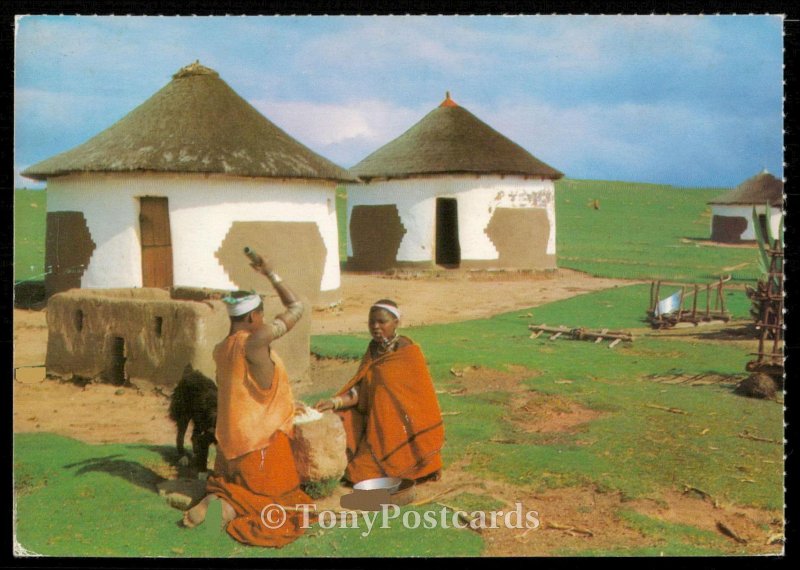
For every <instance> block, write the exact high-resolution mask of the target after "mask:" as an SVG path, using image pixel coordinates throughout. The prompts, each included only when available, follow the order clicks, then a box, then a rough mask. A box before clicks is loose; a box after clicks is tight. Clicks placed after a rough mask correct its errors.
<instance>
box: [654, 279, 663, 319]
mask: <svg viewBox="0 0 800 570" xmlns="http://www.w3.org/2000/svg"><path fill="white" fill-rule="evenodd" d="M660 290H661V281H656V294H655V303H654V304H653V315H654V316H655V312H656V307H658V293H659V291H660ZM659 318H661V317H660V316H659Z"/></svg>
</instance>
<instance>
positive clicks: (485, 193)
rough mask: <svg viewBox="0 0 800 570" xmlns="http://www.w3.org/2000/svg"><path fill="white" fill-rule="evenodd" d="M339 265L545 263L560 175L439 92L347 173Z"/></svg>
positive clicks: (549, 262) (548, 263)
mask: <svg viewBox="0 0 800 570" xmlns="http://www.w3.org/2000/svg"><path fill="white" fill-rule="evenodd" d="M351 172H352V173H353V174H355V175H357V176H358V177H359V178H360V179H361V180H362V181H363V182H365V184H358V185H355V184H353V185H349V186H348V227H349V238H350V239H349V240H348V252H347V254H348V268H352V269H358V270H382V269H386V268H389V267H397V266H399V267H403V266H422V267H425V266H433V265H434V264H437V265H441V266H445V267H467V268H469V267H473V268H496V267H497V268H526V269H538V268H551V267H554V266H555V253H556V251H555V248H556V226H555V223H556V219H555V200H554V186H553V181H554V180H556V179H557V178H560V177H561V176H563V175H562V174H561V172H559V171H558V170H556V169H554V168H552V167H550V166H548V165H547V164H545V163H544V162H542V161H540V160H538V159H537V158H536V157H534V156H533V155H531V154H530V153H529V152H528V151H526V150H525V149H524V148H522V147H521V146H519V145H518V144H516V143H514V142H512V141H511V140H509V139H508V138H506V137H505V136H503V135H502V134H500V133H499V132H497V131H495V130H494V129H492V128H491V127H490V126H488V125H487V124H486V123H484V122H483V121H481V120H480V119H478V118H477V117H476V116H475V115H473V114H472V113H470V112H469V111H468V110H466V109H465V108H463V107H461V106H459V105H457V104H456V103H455V102H454V101H453V100H452V99H451V98H450V94H449V93H448V94H447V97H446V98H445V100H444V101H443V102H442V103H441V105H439V107H438V108H436V109H434V110H433V111H431V112H430V113H428V114H427V115H426V116H425V117H424V118H423V119H422V120H421V121H419V122H418V123H417V124H415V125H414V126H413V127H411V128H410V129H409V130H408V131H406V132H405V133H404V134H402V135H401V136H399V137H398V138H396V139H395V140H393V141H391V142H390V143H388V144H386V145H385V146H383V147H381V148H379V149H378V150H376V151H375V152H374V153H372V154H371V155H369V156H367V157H366V158H365V159H364V160H362V161H361V162H359V163H358V164H357V165H356V166H354V167H353V168H352V169H351Z"/></svg>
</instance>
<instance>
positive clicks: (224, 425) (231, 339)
mask: <svg viewBox="0 0 800 570" xmlns="http://www.w3.org/2000/svg"><path fill="white" fill-rule="evenodd" d="M249 336H250V333H249V332H247V331H239V332H237V333H234V334H232V335H230V336H228V337H227V338H226V339H225V340H223V341H222V342H220V343H219V344H218V345H217V346H216V348H215V349H214V361H215V362H216V364H217V386H218V388H219V393H218V396H217V402H218V403H217V429H216V436H217V442H218V444H217V450H219V451H222V453H223V454H224V455H225V458H226V459H233V458H235V457H239V456H241V455H244V454H245V453H249V452H250V451H254V450H256V449H263V448H265V447H266V446H267V442H268V441H269V440H270V438H271V437H272V434H273V433H274V432H275V431H276V430H280V431H283V432H285V433H287V434H289V435H291V434H292V429H293V419H294V398H293V396H292V389H291V386H290V385H289V376H288V374H286V368H285V367H284V365H283V361H282V360H281V359H280V357H279V356H278V355H277V354H276V353H275V351H272V352H271V354H270V358H271V359H272V361H273V362H274V364H275V373H274V374H273V377H272V385H271V386H270V387H269V389H267V390H264V389H263V388H261V387H260V386H259V385H258V383H257V382H256V380H255V379H254V378H253V377H252V376H251V374H250V370H249V369H248V366H247V359H246V357H245V343H246V342H247V339H248V337H249Z"/></svg>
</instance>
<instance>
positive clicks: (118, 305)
mask: <svg viewBox="0 0 800 570" xmlns="http://www.w3.org/2000/svg"><path fill="white" fill-rule="evenodd" d="M47 326H48V339H47V356H46V360H45V365H46V368H47V373H48V374H50V375H55V376H62V377H71V376H73V375H76V376H82V377H87V378H97V379H102V380H106V381H110V382H113V383H121V382H122V381H124V380H125V379H129V380H136V379H145V380H148V381H151V382H153V383H155V384H159V385H165V386H173V385H175V384H176V383H177V382H178V381H179V380H180V377H181V374H182V372H183V369H184V367H185V366H186V364H191V365H192V366H193V367H194V368H195V369H197V370H199V371H200V372H202V373H203V374H205V375H207V376H209V377H211V378H214V376H215V366H214V361H213V356H212V354H213V349H214V346H215V345H216V344H217V343H218V342H219V341H220V340H222V339H223V338H224V337H225V335H226V334H227V333H228V329H229V326H230V325H229V319H228V315H227V311H226V310H225V306H224V303H222V302H221V301H209V300H206V301H195V302H193V301H183V300H175V299H172V298H171V296H170V292H169V291H167V290H162V289H102V290H92V289H82V290H81V289H73V290H70V291H67V292H64V293H59V294H56V295H54V296H53V297H51V298H50V300H49V301H48V304H47Z"/></svg>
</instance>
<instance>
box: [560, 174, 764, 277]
mask: <svg viewBox="0 0 800 570" xmlns="http://www.w3.org/2000/svg"><path fill="white" fill-rule="evenodd" d="M724 191H725V189H724V188H711V189H699V188H676V187H672V186H658V185H654V184H639V183H628V182H605V181H593V180H569V179H567V180H558V181H557V182H556V241H557V244H556V254H557V258H558V266H559V267H568V268H570V269H577V270H578V271H585V272H586V273H589V274H592V275H597V276H601V277H618V278H622V279H666V280H674V281H706V280H709V279H716V278H718V277H719V276H720V275H722V274H726V275H732V276H733V279H734V280H748V281H753V280H755V279H757V277H758V266H757V264H758V261H757V253H756V249H755V248H752V249H751V248H731V247H719V246H714V245H707V244H702V243H700V241H701V240H707V239H708V238H709V236H710V235H711V207H710V206H708V205H707V204H706V203H707V202H708V200H711V199H712V198H715V197H717V196H718V195H719V194H721V193H723V192H724ZM595 200H597V202H598V205H599V209H594V208H593V207H592V205H593V204H594V201H595Z"/></svg>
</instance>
